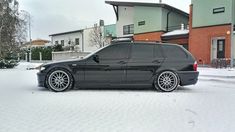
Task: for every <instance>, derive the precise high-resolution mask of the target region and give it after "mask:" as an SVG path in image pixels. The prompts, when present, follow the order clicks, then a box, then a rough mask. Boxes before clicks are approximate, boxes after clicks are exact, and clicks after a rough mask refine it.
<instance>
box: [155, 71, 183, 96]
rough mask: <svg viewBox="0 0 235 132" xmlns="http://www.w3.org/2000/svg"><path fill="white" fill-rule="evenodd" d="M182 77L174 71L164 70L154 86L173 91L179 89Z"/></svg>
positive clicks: (164, 90) (162, 90)
mask: <svg viewBox="0 0 235 132" xmlns="http://www.w3.org/2000/svg"><path fill="white" fill-rule="evenodd" d="M179 82H180V79H179V77H178V75H177V74H176V73H175V72H173V71H163V72H161V73H159V74H158V75H157V77H156V78H155V80H154V88H155V89H156V90H157V91H161V92H172V91H174V90H176V89H177V87H178V85H179Z"/></svg>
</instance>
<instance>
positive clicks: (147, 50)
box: [131, 44, 155, 59]
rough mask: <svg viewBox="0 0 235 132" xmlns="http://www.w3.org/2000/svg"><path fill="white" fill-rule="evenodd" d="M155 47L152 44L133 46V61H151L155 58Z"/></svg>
mask: <svg viewBox="0 0 235 132" xmlns="http://www.w3.org/2000/svg"><path fill="white" fill-rule="evenodd" d="M154 47H155V45H154V44H153V45H150V44H133V45H132V50H131V58H132V59H150V58H154Z"/></svg>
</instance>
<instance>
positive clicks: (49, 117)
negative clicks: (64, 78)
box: [0, 63, 235, 132]
mask: <svg viewBox="0 0 235 132" xmlns="http://www.w3.org/2000/svg"><path fill="white" fill-rule="evenodd" d="M39 65H40V64H36V63H35V64H30V63H21V64H20V65H19V66H18V67H17V68H15V69H12V70H6V69H4V70H0V84H1V85H0V131H3V132H5V131H10V132H21V131H22V132H25V131H26V132H27V131H28V132H29V131H35V132H65V131H66V132H74V131H77V132H78V131H79V132H94V131H96V132H117V131H122V132H144V131H146V132H172V131H174V132H188V131H190V132H199V131H204V132H225V131H226V132H233V131H234V129H235V125H234V124H235V116H234V115H235V103H234V99H235V87H234V84H235V83H234V82H235V78H234V76H235V70H234V69H212V68H199V71H200V77H199V82H198V84H197V85H194V86H187V87H179V89H178V90H177V91H175V92H173V93H159V92H156V91H154V90H137V89H134V90H133V89H120V90H110V89H109V90H107V89H99V90H98V89H95V90H91V89H88V90H72V91H68V92H64V93H54V92H50V91H48V90H46V89H44V88H39V87H37V80H36V79H37V78H36V73H37V70H26V69H27V68H34V67H37V66H39ZM214 79H215V80H214ZM221 80H222V81H221Z"/></svg>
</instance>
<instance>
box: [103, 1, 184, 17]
mask: <svg viewBox="0 0 235 132" xmlns="http://www.w3.org/2000/svg"><path fill="white" fill-rule="evenodd" d="M105 3H106V4H110V5H113V6H148V7H162V8H165V9H168V10H171V11H174V12H177V13H180V14H182V15H185V16H187V17H188V16H189V14H188V13H186V12H184V11H182V10H180V9H177V8H175V7H172V6H170V5H167V4H164V3H146V2H122V1H105Z"/></svg>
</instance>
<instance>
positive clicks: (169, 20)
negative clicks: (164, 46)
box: [105, 1, 189, 41]
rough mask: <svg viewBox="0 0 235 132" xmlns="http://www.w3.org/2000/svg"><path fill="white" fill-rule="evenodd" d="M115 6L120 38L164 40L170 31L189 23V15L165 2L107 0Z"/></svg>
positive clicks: (117, 29)
mask: <svg viewBox="0 0 235 132" xmlns="http://www.w3.org/2000/svg"><path fill="white" fill-rule="evenodd" d="M105 3H107V4H110V5H112V6H113V8H114V12H115V14H116V18H117V22H116V31H117V37H118V38H133V40H134V41H162V38H161V36H162V35H163V34H164V33H166V32H169V31H173V30H176V29H180V28H181V24H184V25H188V20H189V15H188V14H187V13H185V12H184V11H181V10H179V9H177V8H174V7H172V6H169V5H167V4H163V3H140V2H118V1H105Z"/></svg>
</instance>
